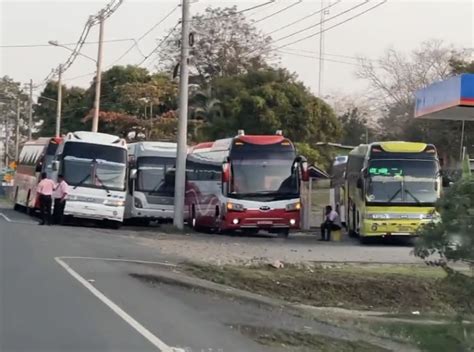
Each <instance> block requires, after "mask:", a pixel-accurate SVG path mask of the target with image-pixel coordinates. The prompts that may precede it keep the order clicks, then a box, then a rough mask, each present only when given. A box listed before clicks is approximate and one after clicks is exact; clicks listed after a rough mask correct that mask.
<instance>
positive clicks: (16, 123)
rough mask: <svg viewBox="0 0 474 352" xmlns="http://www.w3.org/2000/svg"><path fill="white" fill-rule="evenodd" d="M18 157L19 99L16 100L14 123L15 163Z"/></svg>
mask: <svg viewBox="0 0 474 352" xmlns="http://www.w3.org/2000/svg"><path fill="white" fill-rule="evenodd" d="M19 156H20V98H17V99H16V121H15V161H18V157H19Z"/></svg>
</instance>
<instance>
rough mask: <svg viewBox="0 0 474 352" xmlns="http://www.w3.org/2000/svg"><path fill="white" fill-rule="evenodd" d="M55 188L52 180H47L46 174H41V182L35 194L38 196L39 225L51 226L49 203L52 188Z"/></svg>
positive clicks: (50, 201)
mask: <svg viewBox="0 0 474 352" xmlns="http://www.w3.org/2000/svg"><path fill="white" fill-rule="evenodd" d="M55 187H56V185H55V183H54V181H53V180H51V179H49V178H48V175H47V174H46V172H43V173H42V174H41V181H40V183H38V187H37V190H36V192H37V193H38V195H39V201H40V210H41V222H40V223H39V224H40V225H44V224H47V225H51V203H52V195H53V191H54V188H55Z"/></svg>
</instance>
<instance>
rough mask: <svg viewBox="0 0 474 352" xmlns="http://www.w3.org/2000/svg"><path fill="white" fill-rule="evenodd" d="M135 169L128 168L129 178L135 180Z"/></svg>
mask: <svg viewBox="0 0 474 352" xmlns="http://www.w3.org/2000/svg"><path fill="white" fill-rule="evenodd" d="M137 173H138V171H137V169H131V170H130V179H132V180H135V179H136V178H137Z"/></svg>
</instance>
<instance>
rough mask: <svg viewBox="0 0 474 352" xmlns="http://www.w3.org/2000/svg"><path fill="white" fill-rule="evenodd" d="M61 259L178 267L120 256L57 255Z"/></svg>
mask: <svg viewBox="0 0 474 352" xmlns="http://www.w3.org/2000/svg"><path fill="white" fill-rule="evenodd" d="M57 258H59V259H87V260H101V261H104V262H124V263H137V264H154V265H163V266H169V267H172V268H175V267H177V265H176V264H171V263H166V262H153V261H149V260H135V259H120V258H98V257H75V256H72V257H57Z"/></svg>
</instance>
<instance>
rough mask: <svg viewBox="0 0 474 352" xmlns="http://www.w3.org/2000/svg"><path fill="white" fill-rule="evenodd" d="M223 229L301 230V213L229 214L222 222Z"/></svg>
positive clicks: (250, 211)
mask: <svg viewBox="0 0 474 352" xmlns="http://www.w3.org/2000/svg"><path fill="white" fill-rule="evenodd" d="M221 228H222V229H224V230H239V229H262V230H274V229H275V230H278V229H299V228H300V212H299V211H285V210H283V209H282V210H279V209H275V210H271V211H268V212H261V211H258V210H247V211H243V212H228V213H227V214H226V215H225V216H224V219H223V221H222V224H221Z"/></svg>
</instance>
